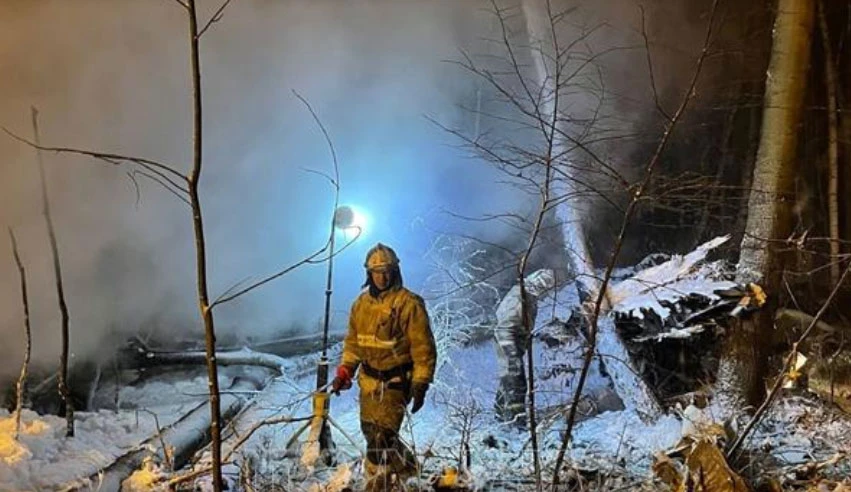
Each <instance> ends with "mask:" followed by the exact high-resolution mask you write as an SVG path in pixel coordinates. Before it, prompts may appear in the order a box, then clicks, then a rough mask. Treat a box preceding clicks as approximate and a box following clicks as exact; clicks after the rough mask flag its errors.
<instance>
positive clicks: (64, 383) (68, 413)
mask: <svg viewBox="0 0 851 492" xmlns="http://www.w3.org/2000/svg"><path fill="white" fill-rule="evenodd" d="M31 109H32V124H33V136H34V139H35V144H36V146H40V145H41V142H40V137H39V132H38V110H36V109H35V108H34V107H33V108H31ZM36 157H38V173H39V174H38V175H39V178H40V179H41V200H42V209H43V212H44V220H45V221H46V222H47V234H48V237H49V238H50V252H51V255H52V257H53V273H54V274H55V276H56V297H57V300H58V301H59V313H60V314H61V316H62V331H61V337H62V353H61V354H60V357H59V396H60V397H61V398H62V406H61V407H60V410H59V415H60V416H62V417H65V421H66V429H65V436H66V437H74V402H73V400H72V399H71V390H70V389H69V388H68V354H69V351H70V349H71V330H70V328H69V326H70V319H69V316H68V305H67V304H66V303H65V288H64V286H63V284H62V264H61V262H60V261H59V246H57V244H56V230H55V229H54V227H53V218H52V216H51V215H50V200H49V199H48V198H47V176H45V172H44V162H43V161H42V158H41V149H36Z"/></svg>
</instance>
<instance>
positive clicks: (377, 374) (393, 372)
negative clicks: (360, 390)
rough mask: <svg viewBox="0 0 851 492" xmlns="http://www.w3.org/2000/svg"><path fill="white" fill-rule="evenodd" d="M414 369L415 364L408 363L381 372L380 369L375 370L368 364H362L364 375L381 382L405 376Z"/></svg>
mask: <svg viewBox="0 0 851 492" xmlns="http://www.w3.org/2000/svg"><path fill="white" fill-rule="evenodd" d="M413 369H414V363H413V362H406V363H404V364H400V365H398V366H396V367H392V368H390V369H387V370H385V371H381V370H379V369H375V368H374V367H370V366H369V364H367V363H366V362H362V363H361V371H363V373H364V374H366V375H367V376H369V377H371V378H375V379H378V380H379V381H390V380H391V379H393V378H395V377H396V376H404V375H405V373H407V372H408V371H411V370H413Z"/></svg>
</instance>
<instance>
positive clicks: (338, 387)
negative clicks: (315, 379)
mask: <svg viewBox="0 0 851 492" xmlns="http://www.w3.org/2000/svg"><path fill="white" fill-rule="evenodd" d="M354 376H355V371H354V369H352V368H351V367H349V366H342V365H341V366H339V367H338V368H337V375H336V376H335V377H334V380H333V381H331V393H333V394H335V395H339V394H340V391H345V390H347V389H349V388H351V387H352V378H353V377H354Z"/></svg>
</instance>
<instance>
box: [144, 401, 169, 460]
mask: <svg viewBox="0 0 851 492" xmlns="http://www.w3.org/2000/svg"><path fill="white" fill-rule="evenodd" d="M139 410H141V411H143V412H145V413H149V414H151V416H153V417H154V424H155V425H156V426H157V438H158V439H159V440H160V446H162V448H163V458H164V459H165V462H166V466H167V468H168V470H169V471H174V456H172V454H171V451H170V450H169V447H168V446H167V445H166V442H165V438H164V437H163V432H162V427H160V418H159V416H158V415H157V414H156V413H155V412H152V411H150V410H148V409H147V408H140V409H139Z"/></svg>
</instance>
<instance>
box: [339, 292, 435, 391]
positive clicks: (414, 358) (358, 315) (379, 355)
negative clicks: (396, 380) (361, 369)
mask: <svg viewBox="0 0 851 492" xmlns="http://www.w3.org/2000/svg"><path fill="white" fill-rule="evenodd" d="M436 359H437V349H436V348H435V344H434V335H433V334H432V332H431V326H430V325H429V319H428V313H427V312H426V308H425V303H424V302H423V299H422V298H421V297H420V296H418V295H416V294H414V293H413V292H411V291H409V290H408V289H406V288H404V287H401V286H400V287H392V288H390V289H388V290H386V291H384V292H381V293H380V294H379V295H378V297H373V296H372V295H371V294H370V293H369V289H364V291H363V292H361V294H360V295H359V296H358V298H357V299H356V300H355V302H354V304H353V305H352V310H351V314H350V315H349V330H348V333H347V335H346V339H345V341H344V342H343V360H342V363H343V364H345V365H347V366H350V367H352V368H355V369H357V367H358V365H359V364H361V363H366V364H367V365H369V367H371V368H373V369H377V370H379V371H387V370H390V369H393V368H394V367H398V366H400V365H402V364H406V363H409V362H411V363H413V365H414V368H413V373H412V377H411V379H412V382H415V383H431V381H432V379H433V378H434V366H435V362H436Z"/></svg>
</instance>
